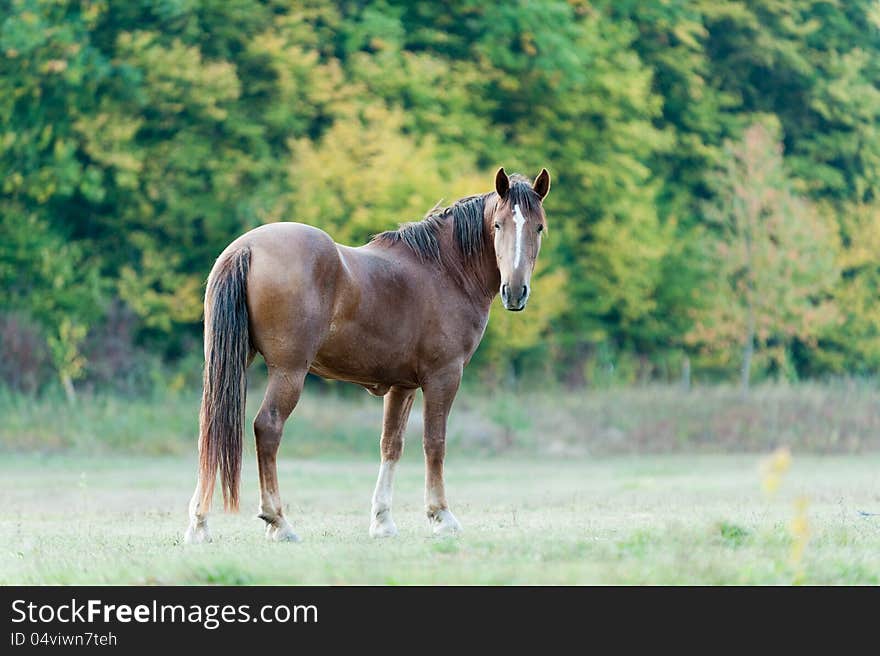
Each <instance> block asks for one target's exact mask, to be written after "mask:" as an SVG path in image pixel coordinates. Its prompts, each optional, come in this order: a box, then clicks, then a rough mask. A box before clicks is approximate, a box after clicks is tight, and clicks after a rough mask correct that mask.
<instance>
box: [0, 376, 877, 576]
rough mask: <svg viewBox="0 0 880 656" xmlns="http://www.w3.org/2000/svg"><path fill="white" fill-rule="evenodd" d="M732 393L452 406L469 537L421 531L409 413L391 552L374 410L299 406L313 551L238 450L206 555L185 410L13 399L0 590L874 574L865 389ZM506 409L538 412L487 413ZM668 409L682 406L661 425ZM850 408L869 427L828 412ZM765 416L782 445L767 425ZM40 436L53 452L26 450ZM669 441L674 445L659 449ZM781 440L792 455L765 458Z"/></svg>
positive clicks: (298, 476)
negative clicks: (238, 504)
mask: <svg viewBox="0 0 880 656" xmlns="http://www.w3.org/2000/svg"><path fill="white" fill-rule="evenodd" d="M726 394H727V393H726V392H724V391H723V390H705V391H695V392H693V393H691V394H690V395H685V394H681V393H679V392H676V391H670V390H663V389H656V390H641V391H639V390H629V391H625V392H620V393H615V392H611V391H609V392H605V393H596V394H591V395H589V397H582V398H580V397H579V398H580V402H578V399H576V398H573V397H572V396H571V395H565V394H560V395H557V397H556V404H555V405H554V406H553V408H552V410H551V408H550V406H549V401H547V399H544V400H543V402H539V400H537V399H521V400H520V403H519V404H518V405H517V404H515V403H514V402H513V401H512V400H511V399H507V400H504V399H500V400H499V399H496V400H495V401H494V402H490V401H489V400H488V399H484V398H482V397H479V396H477V395H472V394H467V393H465V394H463V396H462V398H461V399H460V401H461V403H460V404H459V405H460V408H458V410H459V413H458V416H457V418H456V419H454V420H453V422H452V424H451V434H450V448H449V457H448V462H447V467H446V476H447V490H448V496H449V501H450V506H451V508H452V510H453V511H454V512H455V513H456V515H457V516H458V518H459V520H460V521H461V523H462V525H463V527H464V532H463V534H462V535H461V536H459V537H458V538H455V539H435V538H432V537H430V535H429V531H428V527H427V522H426V520H425V517H424V514H423V510H422V494H423V487H422V486H423V466H422V461H421V453H420V452H421V445H420V442H419V417H418V412H417V410H418V406H416V409H415V411H414V416H413V418H412V420H411V425H410V428H409V431H408V434H407V438H408V440H407V441H408V451H407V452H406V453H405V456H404V459H403V462H402V465H401V467H400V468H399V474H398V478H397V481H396V491H395V505H394V516H395V520H396V522H397V525H398V527H399V529H400V535H399V536H398V537H397V538H393V539H390V540H381V541H376V540H372V539H371V538H370V537H369V536H368V534H367V528H368V525H369V516H368V513H369V506H370V495H371V493H372V488H373V484H374V482H375V476H376V473H377V465H378V453H377V451H378V449H377V444H376V443H377V435H376V434H377V432H378V427H379V417H380V415H381V403H380V402H379V401H378V400H377V399H372V398H370V397H367V396H366V394H365V395H364V398H363V399H361V398H360V397H354V398H349V397H332V396H322V395H320V394H315V393H313V394H310V395H309V394H307V395H305V396H304V397H303V404H302V406H301V408H299V409H298V410H297V413H295V415H294V417H293V418H292V419H291V421H290V422H289V423H288V427H287V430H286V435H285V444H284V445H283V448H282V453H283V458H282V460H281V462H280V463H279V475H280V482H281V486H282V488H281V489H282V496H283V498H284V500H285V502H286V504H287V511H286V512H287V514H288V516H289V517H290V518H291V520H292V522H293V524H294V527H295V528H296V530H297V531H298V533H299V534H300V536H301V537H302V538H303V542H302V543H300V544H275V543H269V542H267V541H265V539H264V537H263V528H262V522H261V521H260V520H258V519H256V518H255V514H256V505H257V475H256V467H255V464H254V459H253V454H252V449H251V448H250V446H248V448H247V453H246V454H245V469H244V472H243V489H242V498H243V499H244V503H243V508H242V512H241V513H239V514H237V515H233V514H225V513H223V512H222V511H219V510H218V511H217V512H215V513H214V514H213V515H212V518H211V529H212V533H213V536H214V542H213V543H212V544H208V545H199V546H188V545H184V544H183V543H182V540H181V537H182V533H183V530H184V528H185V527H186V505H187V501H188V499H189V495H190V494H191V491H192V487H193V483H194V480H195V479H194V475H195V433H194V427H193V426H191V424H193V422H194V421H195V418H194V411H193V403H194V401H195V399H194V398H192V399H190V398H188V397H186V395H181V396H179V399H180V400H179V401H178V402H177V403H176V404H175V402H174V401H173V400H172V399H173V398H178V397H169V399H168V400H167V402H165V403H161V402H159V401H157V400H154V401H151V402H147V401H144V402H142V403H141V404H140V405H139V404H137V403H133V404H132V405H131V406H130V407H126V406H124V405H120V406H119V407H117V406H115V405H113V404H114V403H120V404H121V403H122V402H121V401H118V400H116V401H111V400H110V399H91V400H81V402H80V403H79V404H78V405H77V406H76V407H74V408H65V406H63V405H56V406H55V409H56V410H58V412H55V413H52V412H49V405H48V404H47V406H46V407H45V408H40V407H36V408H35V407H34V406H33V405H28V404H24V403H23V402H22V403H20V404H19V405H16V402H14V400H13V399H8V398H7V399H6V400H5V402H4V403H5V405H4V410H5V412H6V418H5V421H4V427H3V428H2V429H0V437H2V440H3V445H4V447H5V449H4V451H3V455H2V458H0V583H3V584H10V583H36V584H46V583H49V584H68V583H98V584H128V583H141V584H212V583H222V584H250V583H267V584H273V583H278V584H401V585H407V584H423V583H438V584H538V583H546V584H791V583H807V584H878V583H880V514H878V513H880V454H877V453H870V452H869V453H861V452H860V451H859V450H858V448H857V445H858V444H862V445H870V435H871V430H872V427H873V424H872V423H871V418H872V417H875V416H876V410H874V414H871V412H870V409H871V407H872V405H871V398H872V397H871V395H870V393H868V391H858V390H855V391H853V390H850V391H849V392H846V391H842V390H837V391H833V390H831V389H826V390H824V391H823V390H821V389H819V388H815V389H813V390H812V392H810V391H809V390H807V391H806V392H805V391H804V390H798V391H797V392H796V393H795V392H790V391H786V390H784V389H776V388H770V389H767V390H765V393H764V394H757V393H756V394H755V396H754V397H753V398H752V399H751V400H740V403H741V404H742V405H741V406H740V407H739V410H737V411H736V412H734V411H732V410H731V409H730V408H731V407H732V404H733V403H734V401H733V399H735V398H737V397H736V396H735V395H734V394H733V392H731V393H730V394H731V395H730V396H726ZM250 396H251V399H250V401H251V403H252V404H253V403H254V402H255V401H258V400H259V399H258V397H259V394H258V393H252V394H251V395H250ZM810 398H812V399H813V401H814V403H813V404H812V405H811V404H810V403H807V402H806V401H804V399H810ZM795 400H797V403H801V404H803V405H800V406H797V412H794V411H793V410H790V409H789V404H791V403H794V402H795ZM108 404H109V405H108ZM498 404H501V406H500V407H506V406H505V405H504V404H507V406H509V407H526V408H531V410H530V411H529V412H523V414H522V415H516V414H515V413H514V414H513V418H512V419H511V413H510V412H499V413H496V415H494V417H495V419H493V415H492V408H493V407H495V406H496V405H498ZM659 407H663V408H670V407H671V408H673V410H675V412H672V411H670V412H669V414H668V416H658V410H657V408H659ZM840 407H845V408H847V412H849V414H850V415H852V416H861V417H862V422H861V424H859V423H858V422H855V420H853V423H852V424H842V423H840V422H837V421H836V420H835V419H834V416H833V415H829V414H828V413H829V412H831V411H832V409H833V408H840ZM713 408H714V410H713ZM859 408H861V412H862V415H859V414H858V412H859ZM823 409H824V410H823ZM627 410H629V411H628V412H627ZM151 413H152V414H151ZM578 413H582V414H578ZM453 415H454V417H455V415H456V413H455V412H454V413H453ZM248 416H249V417H252V416H253V413H252V412H251V411H249V415H248ZM588 416H589V417H593V421H592V423H590V422H588V421H587V420H586V418H587V417H588ZM798 416H800V417H801V423H798V421H797V417H798ZM816 416H827V417H828V421H831V422H832V423H834V424H835V425H838V434H837V436H836V437H834V436H833V435H832V436H826V437H824V438H822V439H824V441H822V439H820V437H821V436H820V435H819V433H818V432H817V431H818V430H819V429H817V428H816V427H817V425H818V422H817V420H816V419H815V417H816ZM499 417H503V419H501V418H499ZM780 417H782V418H783V421H780ZM774 418H775V419H774ZM673 419H674V421H673ZM321 421H324V422H325V423H321ZM773 421H776V422H777V428H776V430H777V435H782V436H784V437H785V439H784V440H780V439H776V440H775V441H774V439H773V435H771V434H766V435H764V434H763V432H764V431H770V430H772V427H773ZM480 422H482V423H480ZM670 422H673V423H672V425H671V426H667V424H669V423H670ZM700 422H702V425H703V426H704V429H703V433H702V434H701V435H702V439H704V440H709V441H711V444H712V445H714V446H712V448H709V443H708V442H706V443H703V444H702V451H703V452H702V453H694V450H695V447H696V446H699V443H691V442H690V441H689V440H696V439H697V437H699V435H697V436H696V437H694V436H691V437H689V433H688V432H687V430H686V427H687V426H689V425H691V423H693V424H694V425H697V424H699V423H700ZM28 425H30V426H31V429H30V433H28V431H27V426H28ZM716 425H717V426H720V427H721V428H723V430H724V431H726V432H725V433H724V434H725V435H727V434H742V435H746V434H749V433H748V431H757V432H760V433H761V434H762V435H763V438H762V436H761V435H757V434H756V435H754V436H753V437H752V438H751V441H747V442H745V444H748V445H753V446H754V450H751V451H750V450H742V449H739V450H737V449H735V448H727V449H725V448H724V442H723V441H720V440H721V435H722V434H721V433H719V434H717V435H716V434H714V433H711V430H716V429H712V426H716ZM663 426H666V428H665V429H664V428H663ZM841 426H842V427H843V428H845V429H846V430H848V431H850V432H844V433H840V430H842V429H841V428H840V427H841ZM847 426H848V428H847ZM721 428H718V429H717V430H721ZM612 429H614V430H612ZM664 430H665V431H666V433H664V432H663V431H664ZM49 431H55V432H56V434H57V440H56V446H55V447H53V448H45V447H44V448H43V449H42V450H38V451H35V450H33V449H28V450H25V449H23V448H21V447H22V446H23V445H24V444H23V441H24V440H26V439H27V436H28V435H29V434H30V435H31V437H32V438H33V439H37V438H40V439H41V440H42V441H43V442H46V439H45V438H46V435H48V432H49ZM549 431H555V433H550V432H549ZM615 431H616V432H615ZM652 431H653V435H654V437H653V438H650V437H647V435H649V434H650V433H651V432H652ZM676 431H678V432H679V440H680V443H681V449H684V452H682V451H680V450H679V449H678V448H677V447H676V446H675V444H676V443H675V441H674V440H672V439H671V437H669V436H670V435H673V434H675V432H676ZM707 431H710V433H707ZM810 431H813V432H810ZM667 433H668V434H667ZM309 436H310V437H309ZM481 436H482V437H481ZM160 437H164V440H163V439H159V438H160ZM16 440H18V442H16ZM615 440H616V442H615ZM781 444H784V446H785V447H786V448H788V449H789V450H790V451H788V452H786V451H775V449H776V448H777V447H779V446H780V445H781ZM16 445H17V446H16ZM603 445H604V447H603ZM614 445H616V446H614ZM627 445H629V447H630V448H633V449H635V448H639V449H642V450H643V451H648V452H650V453H647V454H641V455H637V454H634V453H631V452H628V447H627ZM14 447H15V448H14ZM612 447H613V448H612ZM774 452H775V453H776V456H775V458H774V457H773V456H772V455H771V454H772V453H774ZM786 453H790V454H791V455H790V457H787V456H786V455H785V454H786ZM773 463H775V465H774V464H773ZM218 501H219V499H218ZM216 505H217V506H218V507H219V506H220V504H219V503H217V504H216Z"/></svg>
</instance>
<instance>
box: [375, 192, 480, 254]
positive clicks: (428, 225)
mask: <svg viewBox="0 0 880 656" xmlns="http://www.w3.org/2000/svg"><path fill="white" fill-rule="evenodd" d="M489 195H490V194H481V195H477V196H468V197H467V198H462V199H460V200H457V201H455V202H454V203H453V204H452V205H450V206H449V207H440V206H439V204H438V205H436V206H434V207H433V208H432V209H431V210H430V211H429V212H428V213H427V214H426V215H425V218H424V219H422V220H421V221H413V222H412V223H404V224H403V225H401V226H400V227H399V228H398V229H397V230H388V231H386V232H383V233H380V234H378V235H375V236H374V237H373V239H372V243H378V244H388V245H390V244H397V243H400V242H403V243H404V244H406V245H407V246H408V247H409V248H410V249H411V250H412V251H413V252H414V253H415V254H416V255H418V256H419V259H421V260H422V261H434V262H437V263H438V264H439V263H440V262H442V257H441V253H440V237H439V236H440V231H441V230H442V229H443V226H444V225H445V223H446V222H447V221H448V220H449V217H450V216H451V217H452V221H453V233H454V235H455V242H456V244H457V245H458V248H459V250H460V251H461V254H462V255H464V257H465V258H470V257H472V256H475V255H479V254H480V253H481V252H482V251H483V243H484V241H485V235H484V233H485V225H484V221H483V213H484V211H485V207H486V199H487V198H488V197H489Z"/></svg>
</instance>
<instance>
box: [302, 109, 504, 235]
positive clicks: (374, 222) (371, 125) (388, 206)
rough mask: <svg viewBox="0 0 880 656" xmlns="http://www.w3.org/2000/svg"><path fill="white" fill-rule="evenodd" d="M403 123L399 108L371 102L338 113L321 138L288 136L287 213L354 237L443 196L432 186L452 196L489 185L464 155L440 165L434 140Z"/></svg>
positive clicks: (413, 215) (421, 211)
mask: <svg viewBox="0 0 880 656" xmlns="http://www.w3.org/2000/svg"><path fill="white" fill-rule="evenodd" d="M402 125H403V112H402V111H401V110H399V109H387V108H385V107H384V106H382V105H371V106H368V107H365V108H363V109H362V110H361V111H353V112H351V114H350V115H349V116H348V117H346V118H342V119H339V120H337V121H336V122H335V123H334V124H333V126H332V127H331V128H330V129H329V130H328V131H327V133H326V134H325V135H324V137H323V138H322V139H321V140H320V142H317V143H316V142H313V141H311V140H308V139H301V140H297V141H293V142H291V144H290V148H291V151H292V153H293V157H292V162H291V166H290V176H291V184H292V186H293V187H294V189H295V191H294V192H293V193H292V194H291V195H290V196H289V197H288V198H287V200H286V204H287V205H288V208H289V210H288V211H289V214H290V216H289V218H290V220H295V221H302V222H304V223H309V224H312V225H315V226H317V227H320V228H322V229H324V230H326V231H327V232H328V233H330V236H331V237H333V238H334V239H335V240H336V241H339V242H342V243H349V244H357V243H363V242H364V241H365V240H366V239H367V238H369V236H370V235H372V234H375V233H377V232H381V231H383V230H388V229H391V228H395V227H396V226H397V224H398V223H401V222H405V221H412V220H416V219H420V218H421V217H422V216H424V215H425V213H426V212H427V211H428V210H430V209H431V208H432V207H433V206H434V205H435V204H436V203H437V202H438V201H440V200H443V199H440V198H437V197H436V194H437V190H438V189H444V190H447V193H448V194H449V197H448V198H446V199H445V200H446V201H447V202H451V201H453V200H455V199H456V198H458V197H461V196H465V195H468V194H473V193H478V192H481V191H487V190H488V189H489V188H490V187H491V181H492V178H491V174H484V175H482V176H477V175H475V174H474V173H473V166H472V164H471V162H469V161H468V160H467V159H466V158H464V157H460V158H459V159H458V160H456V161H455V162H453V164H452V165H449V164H447V165H444V167H443V168H442V169H441V168H440V164H439V163H438V157H437V153H436V146H435V144H434V141H433V140H432V139H431V138H429V137H426V138H424V139H423V140H422V141H421V142H416V141H415V140H414V139H413V138H412V137H410V136H408V135H406V134H404V133H403V131H402V130H401V127H402Z"/></svg>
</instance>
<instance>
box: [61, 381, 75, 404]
mask: <svg viewBox="0 0 880 656" xmlns="http://www.w3.org/2000/svg"><path fill="white" fill-rule="evenodd" d="M61 386H62V387H64V394H65V395H66V396H67V402H68V403H76V390H75V389H74V387H73V381H72V380H71V379H70V376H68V375H67V374H63V375H62V376H61Z"/></svg>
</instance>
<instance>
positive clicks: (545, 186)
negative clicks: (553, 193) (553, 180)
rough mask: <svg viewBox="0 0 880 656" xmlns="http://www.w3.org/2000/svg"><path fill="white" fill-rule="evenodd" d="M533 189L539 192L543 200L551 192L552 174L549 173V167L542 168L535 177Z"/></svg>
mask: <svg viewBox="0 0 880 656" xmlns="http://www.w3.org/2000/svg"><path fill="white" fill-rule="evenodd" d="M532 189H534V190H535V193H536V194H538V196H539V197H540V198H541V200H544V199H545V198H546V197H547V194H548V193H550V174H549V173H547V169H541V172H540V173H539V174H538V177H537V178H535V183H534V184H533V185H532Z"/></svg>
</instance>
